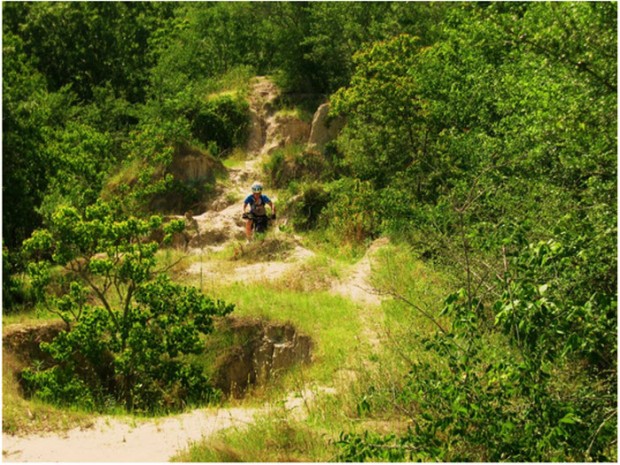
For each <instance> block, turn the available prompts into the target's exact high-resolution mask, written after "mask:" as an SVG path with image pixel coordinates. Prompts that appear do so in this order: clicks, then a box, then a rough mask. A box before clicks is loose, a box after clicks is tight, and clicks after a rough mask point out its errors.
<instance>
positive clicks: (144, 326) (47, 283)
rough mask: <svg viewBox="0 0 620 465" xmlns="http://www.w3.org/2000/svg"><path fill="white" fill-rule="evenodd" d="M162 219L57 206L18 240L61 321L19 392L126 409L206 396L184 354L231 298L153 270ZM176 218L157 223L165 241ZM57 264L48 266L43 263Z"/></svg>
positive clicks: (177, 224) (195, 348)
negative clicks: (44, 359)
mask: <svg viewBox="0 0 620 465" xmlns="http://www.w3.org/2000/svg"><path fill="white" fill-rule="evenodd" d="M161 227H162V219H161V218H160V217H156V216H154V217H152V218H150V220H148V221H147V220H141V219H137V218H125V219H122V220H118V219H115V218H114V216H113V214H112V210H111V208H110V207H109V206H108V205H107V204H104V203H98V204H96V205H94V206H92V207H89V208H87V209H86V213H85V215H84V216H83V217H82V216H81V215H79V214H78V212H77V211H76V210H75V209H74V208H70V207H61V208H59V209H58V210H57V211H56V213H55V214H54V215H53V222H52V226H51V227H50V229H47V230H38V231H35V233H34V234H33V235H32V237H31V238H30V239H28V240H27V241H26V242H25V243H24V250H25V251H26V252H27V253H28V254H29V258H30V259H31V261H30V264H29V271H30V275H31V277H32V280H33V285H34V287H35V288H36V289H37V290H38V292H39V297H40V298H41V299H42V301H43V302H44V303H45V305H47V306H48V308H49V309H50V310H51V311H54V312H57V313H58V315H59V316H60V317H61V318H62V319H63V321H64V322H65V323H66V324H67V330H66V331H64V332H61V333H60V334H59V335H58V336H57V337H56V338H55V339H54V341H53V342H51V343H49V344H41V347H42V348H43V350H45V351H46V352H48V353H49V354H50V356H51V358H52V360H53V363H52V364H50V365H51V366H42V367H39V369H38V370H27V371H26V372H24V374H23V378H24V381H25V385H26V388H27V390H28V391H29V392H30V393H33V394H34V395H37V396H38V397H40V398H42V399H44V400H47V401H51V402H54V403H60V404H80V405H82V406H87V407H91V408H95V409H102V408H103V407H105V406H106V405H110V404H112V405H116V404H118V403H122V404H123V405H124V406H125V408H126V409H127V410H130V411H154V410H170V409H176V408H179V407H182V406H183V405H185V404H186V403H187V402H192V403H196V402H205V401H209V400H210V399H211V398H212V397H213V396H214V394H215V393H216V391H215V390H214V389H213V388H211V387H210V385H209V382H208V379H207V378H206V376H205V375H204V373H203V372H202V370H201V369H200V368H199V367H198V366H197V365H195V364H192V362H191V360H190V355H191V354H199V353H200V352H201V351H202V350H203V344H202V343H201V339H200V335H201V334H208V333H210V332H211V331H212V330H213V317H214V316H223V315H226V314H228V313H230V312H231V311H232V310H233V308H234V306H233V305H229V304H225V303H223V302H220V301H217V302H214V301H213V300H211V299H209V298H207V297H206V296H204V295H203V294H201V293H200V292H199V291H198V290H197V289H195V288H192V287H184V286H180V285H178V284H175V283H173V282H171V280H170V279H169V278H168V277H167V276H166V275H165V274H164V272H165V271H166V270H165V269H159V270H158V269H156V265H157V261H156V257H155V254H156V252H157V250H158V247H159V245H158V243H157V242H155V241H154V240H152V239H151V237H153V233H154V231H155V230H157V229H159V228H161ZM183 227H184V225H183V222H182V221H172V222H170V223H168V224H166V225H165V226H163V230H164V233H165V234H166V237H165V238H164V241H166V240H169V239H170V237H171V235H172V234H173V233H174V232H178V231H180V230H182V229H183ZM53 265H55V266H56V267H60V268H61V271H58V270H56V272H54V273H53V274H54V276H55V277H54V278H53V279H52V266H53Z"/></svg>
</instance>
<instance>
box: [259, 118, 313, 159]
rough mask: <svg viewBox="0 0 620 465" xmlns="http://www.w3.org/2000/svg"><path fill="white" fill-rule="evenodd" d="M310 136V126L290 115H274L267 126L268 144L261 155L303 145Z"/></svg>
mask: <svg viewBox="0 0 620 465" xmlns="http://www.w3.org/2000/svg"><path fill="white" fill-rule="evenodd" d="M309 136H310V125H309V124H308V123H306V122H305V121H302V120H300V119H299V118H296V117H295V116H291V115H282V114H276V115H274V116H273V117H272V118H271V119H270V120H269V121H268V125H267V141H269V143H268V144H266V145H265V147H264V148H263V153H272V152H273V151H274V150H276V149H279V148H282V147H286V146H287V145H291V144H304V143H306V141H307V140H308V137H309Z"/></svg>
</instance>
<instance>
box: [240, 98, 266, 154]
mask: <svg viewBox="0 0 620 465" xmlns="http://www.w3.org/2000/svg"><path fill="white" fill-rule="evenodd" d="M263 145H265V128H264V126H263V122H262V118H261V117H260V116H259V114H258V112H257V111H256V110H255V109H254V108H250V126H249V132H248V141H247V144H246V146H245V150H246V152H247V153H258V152H260V150H261V148H262V147H263Z"/></svg>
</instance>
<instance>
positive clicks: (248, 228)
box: [245, 220, 252, 241]
mask: <svg viewBox="0 0 620 465" xmlns="http://www.w3.org/2000/svg"><path fill="white" fill-rule="evenodd" d="M245 237H246V239H247V240H248V241H249V240H252V220H247V221H246V222H245Z"/></svg>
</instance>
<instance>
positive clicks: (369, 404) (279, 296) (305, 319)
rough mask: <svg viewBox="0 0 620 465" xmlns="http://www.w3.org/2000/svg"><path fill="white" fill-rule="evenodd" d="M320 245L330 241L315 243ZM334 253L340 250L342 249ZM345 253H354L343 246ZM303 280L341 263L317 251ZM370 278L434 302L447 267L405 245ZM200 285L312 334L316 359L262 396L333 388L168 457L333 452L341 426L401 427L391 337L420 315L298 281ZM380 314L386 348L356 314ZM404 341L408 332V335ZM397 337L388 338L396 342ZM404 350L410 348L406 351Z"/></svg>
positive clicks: (397, 356)
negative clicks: (299, 410)
mask: <svg viewBox="0 0 620 465" xmlns="http://www.w3.org/2000/svg"><path fill="white" fill-rule="evenodd" d="M319 248H320V249H323V250H325V249H326V248H327V246H325V245H322V247H319ZM340 256H343V255H342V254H341V255H340ZM344 256H345V257H346V258H348V259H349V260H350V261H351V262H353V261H354V259H353V257H351V255H348V254H344ZM305 266H306V267H307V270H306V273H308V274H309V278H308V279H309V280H312V279H313V278H315V277H317V276H321V275H325V274H327V273H332V275H331V276H330V277H329V278H328V281H330V282H331V280H332V279H333V278H335V277H337V276H339V275H341V274H343V273H344V272H345V271H346V264H345V263H343V262H342V261H337V260H334V258H333V257H331V256H327V255H325V254H323V253H321V252H319V254H318V255H317V256H316V257H314V258H313V259H311V260H309V261H308V262H307V263H306V265H305ZM373 270H374V279H373V282H374V284H375V285H376V286H379V287H382V288H387V287H388V286H391V287H392V288H394V289H400V290H403V289H406V290H407V291H408V294H407V297H408V298H411V299H414V300H415V301H418V302H421V303H423V304H424V305H429V306H431V307H432V306H435V307H434V308H435V309H437V308H438V307H437V305H438V302H439V303H440V302H441V297H442V295H443V292H444V290H445V288H446V286H447V282H448V281H449V280H448V279H447V277H446V276H443V275H442V274H441V273H438V272H436V271H434V270H432V269H431V268H430V267H428V266H426V265H424V264H423V263H421V262H420V261H418V260H417V259H415V257H414V255H413V254H411V253H410V251H408V250H404V249H402V248H401V247H397V246H392V247H388V248H387V249H386V250H385V251H384V252H383V253H380V254H378V256H377V258H376V260H375V261H373ZM205 292H206V293H207V294H210V295H213V296H215V297H217V298H221V299H223V300H226V301H229V302H234V303H235V304H236V305H237V309H236V311H235V313H237V315H239V316H260V317H264V318H268V319H275V320H280V321H291V322H292V323H293V324H294V325H295V326H296V327H297V328H299V329H300V330H302V331H304V332H306V333H307V334H309V335H311V337H312V338H313V339H314V340H315V342H316V345H317V347H316V354H315V355H316V358H315V360H314V363H313V364H312V366H310V367H307V368H305V369H303V370H301V369H297V370H291V371H290V372H289V373H288V375H287V376H285V378H284V380H283V381H282V382H281V383H280V384H279V385H278V387H277V388H273V389H272V390H270V391H268V395H267V396H266V398H267V399H270V400H272V401H273V399H277V398H283V396H285V394H286V392H287V391H288V392H290V391H291V390H293V391H301V389H303V387H304V386H308V385H315V386H316V385H318V386H322V385H325V386H328V385H329V386H334V387H336V390H337V392H336V393H335V394H319V395H318V396H317V397H316V399H315V400H314V402H313V403H311V404H310V405H309V412H308V416H307V418H305V419H303V420H298V419H295V418H292V417H291V416H290V415H288V414H287V413H286V412H284V411H283V410H281V409H280V410H279V409H278V408H277V407H276V408H273V411H271V412H270V413H269V414H268V415H266V416H265V417H263V418H261V419H259V421H257V422H256V423H255V424H252V425H249V426H248V427H247V428H244V429H242V430H237V429H231V430H227V431H223V432H221V433H219V434H217V435H215V436H214V437H211V438H209V439H208V440H206V441H203V442H200V443H197V444H195V445H193V446H191V447H189V448H188V449H187V450H186V451H184V452H182V453H180V454H179V455H178V456H177V457H176V458H175V459H174V460H177V461H192V462H227V461H253V462H278V461H314V462H324V461H331V460H334V459H336V457H337V452H338V451H337V448H336V445H335V441H337V440H338V437H339V434H340V432H342V431H348V432H353V431H357V432H362V431H364V430H366V429H368V430H373V431H377V432H382V433H389V432H398V431H404V430H406V428H407V427H408V426H410V424H409V423H408V422H407V420H406V419H405V418H403V416H402V413H401V412H398V411H395V407H394V404H395V402H394V399H392V398H391V395H390V392H398V391H397V390H398V388H399V387H400V383H402V379H403V376H402V375H403V373H405V372H406V371H407V368H408V365H407V361H406V360H405V359H404V358H403V354H402V352H401V348H399V347H398V346H397V345H396V344H395V343H397V342H399V341H398V340H394V339H391V338H396V337H398V338H403V337H406V336H407V334H406V331H404V330H403V331H398V332H396V330H397V329H399V326H398V324H397V323H398V321H399V320H400V319H401V318H405V319H406V320H408V322H409V323H408V324H409V325H410V328H411V327H414V325H415V324H419V325H422V326H421V329H420V331H426V330H427V328H426V326H425V325H426V324H427V323H426V322H425V321H424V318H421V317H420V315H419V314H417V313H415V312H411V309H407V308H406V307H405V306H403V305H402V304H398V303H395V302H393V301H388V302H385V303H384V304H383V305H382V309H378V310H373V311H372V312H371V311H370V310H369V309H366V308H363V307H360V306H358V305H356V304H353V303H352V302H350V301H348V300H347V299H344V298H341V297H337V296H334V295H331V294H329V293H327V292H325V291H323V290H318V291H317V290H311V289H308V288H304V287H303V285H301V284H299V283H297V285H291V284H289V282H288V281H286V279H284V280H283V282H280V283H273V284H266V283H265V284H261V285H260V286H256V285H249V286H247V287H246V286H244V285H235V286H229V287H219V288H215V287H212V288H209V289H207V288H205ZM383 311H386V312H388V314H387V316H386V321H387V323H386V328H385V329H386V330H387V331H388V333H389V335H388V336H387V338H388V341H387V348H390V349H394V350H386V351H382V350H378V351H377V350H376V348H374V350H373V347H371V346H370V345H369V344H368V342H367V341H364V340H363V336H362V334H363V326H362V325H363V324H362V320H361V314H362V313H363V312H366V314H367V315H368V314H370V315H381V314H382V312H383ZM406 340H407V341H408V342H410V340H409V339H406ZM393 343H394V345H393ZM406 352H407V353H408V354H409V355H410V350H409V349H408V350H407V351H406Z"/></svg>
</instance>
